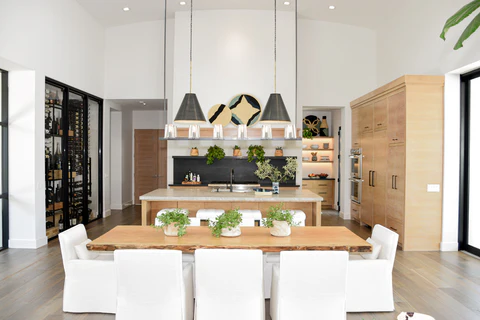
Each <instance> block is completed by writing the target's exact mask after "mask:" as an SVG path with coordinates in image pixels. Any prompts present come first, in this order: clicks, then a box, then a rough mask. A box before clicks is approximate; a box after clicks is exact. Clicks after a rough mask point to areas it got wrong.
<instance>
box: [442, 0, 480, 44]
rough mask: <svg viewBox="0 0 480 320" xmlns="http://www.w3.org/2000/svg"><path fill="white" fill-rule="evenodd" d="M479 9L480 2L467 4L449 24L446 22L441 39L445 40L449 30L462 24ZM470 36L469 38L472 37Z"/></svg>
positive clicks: (474, 1) (448, 21)
mask: <svg viewBox="0 0 480 320" xmlns="http://www.w3.org/2000/svg"><path fill="white" fill-rule="evenodd" d="M478 7H480V0H473V1H472V2H470V3H469V4H466V5H465V6H463V7H462V8H461V9H460V10H458V11H457V13H455V14H454V15H453V16H451V17H450V18H449V19H448V20H447V22H445V25H444V26H443V30H442V33H441V34H440V38H442V39H443V40H445V35H446V34H447V32H448V29H450V28H451V27H453V26H456V25H457V24H459V23H460V22H462V21H463V20H464V19H465V18H466V17H468V16H469V15H471V14H472V13H473V12H474V11H475V10H477V9H478ZM475 29H476V28H475ZM470 34H471V33H470ZM470 34H469V35H468V36H470ZM468 36H467V38H468ZM465 39H466V38H465ZM460 47H461V46H460Z"/></svg>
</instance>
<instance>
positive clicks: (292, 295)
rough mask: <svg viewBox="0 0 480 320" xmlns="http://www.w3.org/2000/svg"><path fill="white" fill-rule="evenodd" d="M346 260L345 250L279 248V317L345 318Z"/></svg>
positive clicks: (331, 319) (330, 319)
mask: <svg viewBox="0 0 480 320" xmlns="http://www.w3.org/2000/svg"><path fill="white" fill-rule="evenodd" d="M347 264H348V253H347V252H346V251H282V252H280V279H279V284H278V309H277V314H278V319H314V318H318V319H329V320H335V319H341V320H344V319H346V315H347V314H346V308H345V304H346V287H347V285H346V284H347ZM272 294H273V293H272Z"/></svg>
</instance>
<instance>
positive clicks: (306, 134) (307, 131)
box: [302, 129, 313, 139]
mask: <svg viewBox="0 0 480 320" xmlns="http://www.w3.org/2000/svg"><path fill="white" fill-rule="evenodd" d="M302 136H303V137H304V138H305V139H313V133H312V131H310V129H303V133H302Z"/></svg>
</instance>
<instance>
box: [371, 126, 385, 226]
mask: <svg viewBox="0 0 480 320" xmlns="http://www.w3.org/2000/svg"><path fill="white" fill-rule="evenodd" d="M373 140H374V154H375V164H374V167H375V170H374V173H373V177H374V179H373V198H374V199H375V201H374V204H373V221H374V224H381V225H383V226H384V225H385V206H386V204H385V200H386V199H385V194H386V189H387V187H388V185H387V157H388V140H387V132H386V131H385V130H383V131H379V132H375V134H374V139H373Z"/></svg>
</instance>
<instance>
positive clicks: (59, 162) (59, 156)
mask: <svg viewBox="0 0 480 320" xmlns="http://www.w3.org/2000/svg"><path fill="white" fill-rule="evenodd" d="M55 169H58V170H61V169H62V153H61V152H60V143H59V142H57V150H56V151H55Z"/></svg>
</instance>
